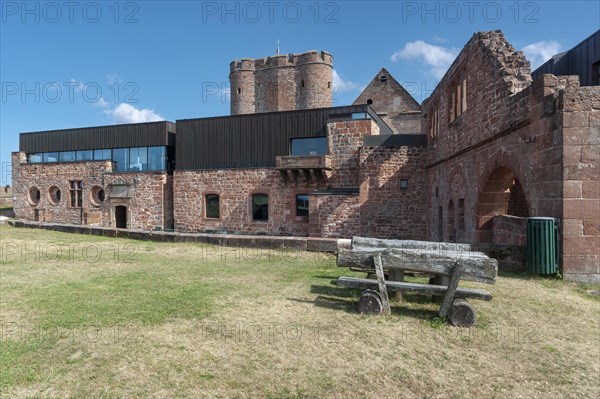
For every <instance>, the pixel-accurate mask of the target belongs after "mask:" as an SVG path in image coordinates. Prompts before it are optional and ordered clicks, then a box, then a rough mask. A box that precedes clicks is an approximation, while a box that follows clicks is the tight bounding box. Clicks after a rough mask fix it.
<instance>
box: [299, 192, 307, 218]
mask: <svg viewBox="0 0 600 399" xmlns="http://www.w3.org/2000/svg"><path fill="white" fill-rule="evenodd" d="M296 216H308V194H298V195H296Z"/></svg>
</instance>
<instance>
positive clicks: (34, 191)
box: [27, 187, 41, 206]
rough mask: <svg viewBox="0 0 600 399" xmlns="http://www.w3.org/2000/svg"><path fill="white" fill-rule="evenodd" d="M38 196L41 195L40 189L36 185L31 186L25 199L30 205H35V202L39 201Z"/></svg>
mask: <svg viewBox="0 0 600 399" xmlns="http://www.w3.org/2000/svg"><path fill="white" fill-rule="evenodd" d="M40 197H41V193H40V189H39V188H37V187H31V188H30V189H29V195H28V196H27V200H28V201H29V204H30V205H31V206H36V205H37V204H39V203H40Z"/></svg>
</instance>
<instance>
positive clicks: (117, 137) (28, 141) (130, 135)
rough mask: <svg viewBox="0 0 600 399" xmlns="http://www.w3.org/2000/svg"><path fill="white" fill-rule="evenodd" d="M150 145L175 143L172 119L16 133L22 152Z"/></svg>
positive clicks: (172, 144)
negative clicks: (18, 134)
mask: <svg viewBox="0 0 600 399" xmlns="http://www.w3.org/2000/svg"><path fill="white" fill-rule="evenodd" d="M151 146H175V123H172V122H168V121H161V122H148V123H132V124H126V125H110V126H95V127H84V128H76V129H64V130H47V131H43V132H31V133H21V135H20V136H19V150H20V151H24V152H26V153H36V152H52V151H76V150H92V149H99V148H121V147H151Z"/></svg>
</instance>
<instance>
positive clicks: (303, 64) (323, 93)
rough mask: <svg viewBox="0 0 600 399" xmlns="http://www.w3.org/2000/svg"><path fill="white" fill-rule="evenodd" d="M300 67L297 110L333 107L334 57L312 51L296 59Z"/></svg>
mask: <svg viewBox="0 0 600 399" xmlns="http://www.w3.org/2000/svg"><path fill="white" fill-rule="evenodd" d="M296 65H297V66H298V78H297V80H298V82H297V83H298V91H297V94H298V95H297V103H296V108H297V109H307V108H324V107H331V102H332V90H333V89H332V87H333V83H332V71H333V57H332V56H331V54H329V53H327V52H325V51H321V52H317V51H310V52H308V53H304V54H300V55H298V56H297V58H296Z"/></svg>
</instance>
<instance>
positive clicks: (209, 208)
mask: <svg viewBox="0 0 600 399" xmlns="http://www.w3.org/2000/svg"><path fill="white" fill-rule="evenodd" d="M205 198H206V201H205V203H206V218H207V219H218V218H219V217H220V214H219V196H218V195H217V194H206V196H205Z"/></svg>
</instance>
